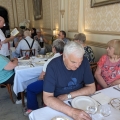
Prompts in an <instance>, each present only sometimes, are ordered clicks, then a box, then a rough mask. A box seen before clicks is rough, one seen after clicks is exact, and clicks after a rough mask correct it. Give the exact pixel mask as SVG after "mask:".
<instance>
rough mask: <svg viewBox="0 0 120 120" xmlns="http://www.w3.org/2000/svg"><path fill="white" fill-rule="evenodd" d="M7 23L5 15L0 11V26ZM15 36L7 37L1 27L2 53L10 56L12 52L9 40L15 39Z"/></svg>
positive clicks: (0, 51) (0, 46)
mask: <svg viewBox="0 0 120 120" xmlns="http://www.w3.org/2000/svg"><path fill="white" fill-rule="evenodd" d="M4 24H5V20H4V15H3V14H2V13H0V28H2V27H3V26H4ZM13 39H14V36H11V37H10V38H6V37H5V35H4V33H3V32H2V30H1V29H0V54H1V55H4V56H6V57H9V55H10V52H9V49H10V44H9V41H11V40H13Z"/></svg>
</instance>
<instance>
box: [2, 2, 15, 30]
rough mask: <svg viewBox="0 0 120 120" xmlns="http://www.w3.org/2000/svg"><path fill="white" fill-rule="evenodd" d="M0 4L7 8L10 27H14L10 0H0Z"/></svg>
mask: <svg viewBox="0 0 120 120" xmlns="http://www.w3.org/2000/svg"><path fill="white" fill-rule="evenodd" d="M0 6H1V7H4V8H6V9H7V10H8V15H9V23H10V27H11V28H13V27H14V15H13V7H12V0H9V2H8V0H0Z"/></svg>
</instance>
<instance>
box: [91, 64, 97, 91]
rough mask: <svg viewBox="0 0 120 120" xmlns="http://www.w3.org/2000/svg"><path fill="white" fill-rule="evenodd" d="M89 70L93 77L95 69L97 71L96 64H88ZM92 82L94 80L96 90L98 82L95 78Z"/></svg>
mask: <svg viewBox="0 0 120 120" xmlns="http://www.w3.org/2000/svg"><path fill="white" fill-rule="evenodd" d="M90 68H91V70H92V74H93V77H94V75H95V71H96V69H97V62H95V63H90ZM94 80H95V86H96V89H97V84H98V82H97V81H96V79H95V77H94Z"/></svg>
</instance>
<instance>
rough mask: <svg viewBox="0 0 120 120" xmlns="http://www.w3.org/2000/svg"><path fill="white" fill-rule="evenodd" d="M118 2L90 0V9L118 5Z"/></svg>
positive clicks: (114, 0)
mask: <svg viewBox="0 0 120 120" xmlns="http://www.w3.org/2000/svg"><path fill="white" fill-rule="evenodd" d="M119 2H120V0H91V8H92V7H99V6H103V5H108V4H114V3H119Z"/></svg>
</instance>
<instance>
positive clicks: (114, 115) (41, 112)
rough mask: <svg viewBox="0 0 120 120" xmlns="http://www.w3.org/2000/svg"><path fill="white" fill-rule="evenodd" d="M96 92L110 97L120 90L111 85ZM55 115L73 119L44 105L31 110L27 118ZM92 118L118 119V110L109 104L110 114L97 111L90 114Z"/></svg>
mask: <svg viewBox="0 0 120 120" xmlns="http://www.w3.org/2000/svg"><path fill="white" fill-rule="evenodd" d="M97 92H101V93H103V94H105V95H106V96H108V97H110V98H111V99H113V98H120V91H119V90H116V89H114V88H113V87H110V88H106V89H103V90H100V91H97ZM101 99H102V98H101ZM69 101H70V100H69ZM71 101H72V99H71ZM64 102H65V103H66V104H68V101H64ZM68 105H69V104H68ZM56 116H62V117H66V118H67V119H68V120H73V119H72V118H70V117H69V116H67V115H65V114H63V113H61V112H59V111H56V110H54V109H52V108H50V107H44V108H40V109H37V110H34V111H32V112H31V113H30V115H29V120H52V118H54V117H56ZM92 120H120V110H116V109H115V108H113V107H112V106H111V114H110V115H109V116H108V117H103V116H102V115H101V114H100V113H99V112H97V113H96V114H94V115H92Z"/></svg>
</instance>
